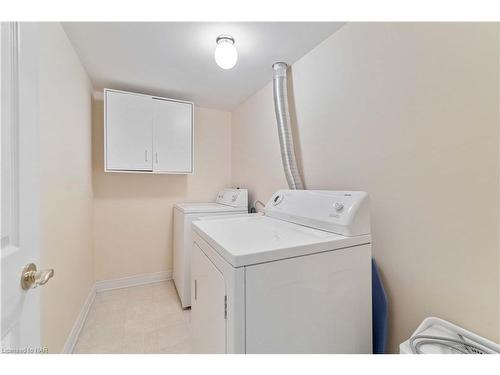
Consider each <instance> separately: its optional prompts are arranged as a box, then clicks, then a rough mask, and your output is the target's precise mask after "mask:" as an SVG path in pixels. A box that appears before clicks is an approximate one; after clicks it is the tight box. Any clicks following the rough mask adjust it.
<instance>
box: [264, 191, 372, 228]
mask: <svg viewBox="0 0 500 375" xmlns="http://www.w3.org/2000/svg"><path fill="white" fill-rule="evenodd" d="M368 201H369V199H368V194H367V193H365V192H364V191H328V190H278V191H277V192H276V193H274V194H273V196H272V197H271V199H270V200H269V202H267V204H266V209H265V214H266V215H267V216H269V217H274V218H277V219H281V220H284V221H290V222H292V223H296V224H300V225H304V226H307V227H311V228H316V229H321V230H324V231H328V232H332V233H337V234H341V235H344V236H347V237H351V236H360V235H365V234H370V232H371V231H370V210H369V204H368Z"/></svg>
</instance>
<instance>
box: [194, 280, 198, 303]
mask: <svg viewBox="0 0 500 375" xmlns="http://www.w3.org/2000/svg"><path fill="white" fill-rule="evenodd" d="M197 299H198V282H197V281H196V280H194V300H195V301H196V300H197Z"/></svg>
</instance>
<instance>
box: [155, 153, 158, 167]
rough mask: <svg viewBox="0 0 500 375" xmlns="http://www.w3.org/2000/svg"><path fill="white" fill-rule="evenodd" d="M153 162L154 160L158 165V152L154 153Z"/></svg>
mask: <svg viewBox="0 0 500 375" xmlns="http://www.w3.org/2000/svg"><path fill="white" fill-rule="evenodd" d="M155 160H156V164H158V151H156V152H155Z"/></svg>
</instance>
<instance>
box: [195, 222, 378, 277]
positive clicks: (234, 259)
mask: <svg viewBox="0 0 500 375" xmlns="http://www.w3.org/2000/svg"><path fill="white" fill-rule="evenodd" d="M193 230H194V231H195V232H196V233H198V234H199V235H200V236H201V237H202V238H203V239H204V240H205V241H207V242H208V243H209V244H210V245H211V246H212V247H213V248H214V249H215V250H216V251H217V252H218V253H219V254H220V255H221V256H222V257H223V258H224V259H225V260H226V261H227V262H229V263H230V264H231V265H233V267H241V266H246V265H251V264H257V263H263V262H270V261H274V260H279V259H285V258H291V257H296V256H301V255H307V254H313V253H318V252H323V251H329V250H335V249H342V248H346V247H351V246H356V245H362V244H368V243H370V241H371V238H370V236H369V235H363V236H356V237H345V236H342V235H338V234H335V233H330V232H325V231H322V230H318V229H313V228H308V227H305V226H302V225H297V224H293V223H290V222H286V221H283V220H279V219H274V218H271V217H267V216H244V217H237V218H232V219H223V218H221V219H220V220H215V219H214V220H206V221H195V222H193Z"/></svg>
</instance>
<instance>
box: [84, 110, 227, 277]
mask: <svg viewBox="0 0 500 375" xmlns="http://www.w3.org/2000/svg"><path fill="white" fill-rule="evenodd" d="M93 108H94V114H93V119H94V120H93V123H94V130H93V158H94V160H93V167H94V197H95V200H94V212H95V215H94V254H95V257H94V259H95V279H96V280H108V279H114V278H121V277H127V276H134V275H141V274H147V273H155V272H171V271H172V218H173V212H172V208H173V205H174V204H175V203H179V202H186V201H191V202H211V201H213V200H214V199H215V195H216V194H217V191H219V190H221V189H223V188H225V187H228V186H230V185H231V115H230V113H229V112H223V111H218V110H211V109H204V108H198V107H196V108H195V148H194V152H195V172H194V174H192V175H147V174H138V173H104V167H103V166H104V161H103V158H104V143H103V142H104V140H103V126H104V125H103V102H102V101H95V102H94V107H93Z"/></svg>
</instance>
